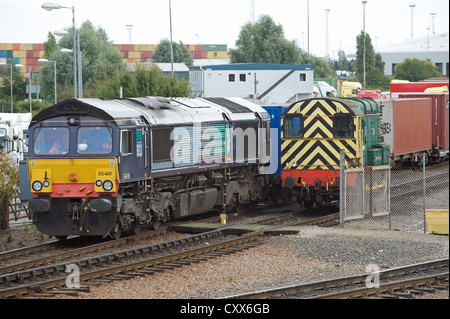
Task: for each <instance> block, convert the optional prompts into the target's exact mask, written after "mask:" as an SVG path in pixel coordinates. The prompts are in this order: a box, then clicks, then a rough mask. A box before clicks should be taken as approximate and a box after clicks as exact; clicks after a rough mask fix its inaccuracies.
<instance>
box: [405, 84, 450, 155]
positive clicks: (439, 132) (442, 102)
mask: <svg viewBox="0 0 450 319" xmlns="http://www.w3.org/2000/svg"><path fill="white" fill-rule="evenodd" d="M400 98H405V99H411V98H430V99H431V118H432V125H431V135H432V147H431V149H430V160H431V161H432V162H439V161H441V160H443V159H446V158H447V159H448V157H449V94H448V92H442V93H408V94H400Z"/></svg>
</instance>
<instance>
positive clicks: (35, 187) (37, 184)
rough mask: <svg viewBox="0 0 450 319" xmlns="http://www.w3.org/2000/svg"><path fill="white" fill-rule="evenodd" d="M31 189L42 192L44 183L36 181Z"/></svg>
mask: <svg viewBox="0 0 450 319" xmlns="http://www.w3.org/2000/svg"><path fill="white" fill-rule="evenodd" d="M31 188H33V190H34V191H35V192H40V191H41V190H42V183H41V182H40V181H34V182H33V184H32V185H31Z"/></svg>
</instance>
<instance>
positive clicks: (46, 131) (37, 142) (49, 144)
mask: <svg viewBox="0 0 450 319" xmlns="http://www.w3.org/2000/svg"><path fill="white" fill-rule="evenodd" d="M33 150H34V153H35V154H40V155H64V154H67V153H68V152H69V129H68V128H66V127H39V128H37V129H35V130H34V145H33Z"/></svg>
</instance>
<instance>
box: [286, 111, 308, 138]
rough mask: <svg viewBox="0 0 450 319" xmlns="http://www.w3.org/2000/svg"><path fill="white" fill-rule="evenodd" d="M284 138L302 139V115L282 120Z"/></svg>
mask: <svg viewBox="0 0 450 319" xmlns="http://www.w3.org/2000/svg"><path fill="white" fill-rule="evenodd" d="M284 137H286V138H302V137H303V121H302V114H296V116H286V117H285V118H284Z"/></svg>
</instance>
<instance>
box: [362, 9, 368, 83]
mask: <svg viewBox="0 0 450 319" xmlns="http://www.w3.org/2000/svg"><path fill="white" fill-rule="evenodd" d="M366 3H367V1H363V2H362V4H363V30H364V31H363V32H364V38H363V43H364V44H363V77H364V79H363V90H365V89H366Z"/></svg>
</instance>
